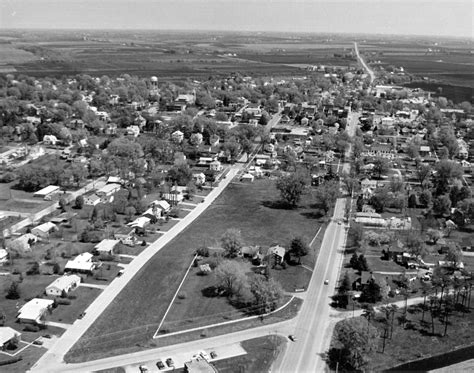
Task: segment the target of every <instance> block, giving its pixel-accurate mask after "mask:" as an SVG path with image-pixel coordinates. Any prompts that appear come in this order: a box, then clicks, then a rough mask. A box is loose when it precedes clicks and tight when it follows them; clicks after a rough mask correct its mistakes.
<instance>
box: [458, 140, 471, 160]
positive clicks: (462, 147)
mask: <svg viewBox="0 0 474 373" xmlns="http://www.w3.org/2000/svg"><path fill="white" fill-rule="evenodd" d="M458 157H459V158H462V159H467V158H469V147H468V145H467V143H466V142H465V141H464V140H463V139H458Z"/></svg>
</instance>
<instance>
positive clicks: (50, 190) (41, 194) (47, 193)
mask: <svg viewBox="0 0 474 373" xmlns="http://www.w3.org/2000/svg"><path fill="white" fill-rule="evenodd" d="M58 192H59V187H58V186H56V185H48V186H47V187H46V188H43V189H41V190H38V191H37V192H36V193H34V194H33V197H38V198H43V199H46V198H48V197H51V196H52V195H53V194H55V193H58Z"/></svg>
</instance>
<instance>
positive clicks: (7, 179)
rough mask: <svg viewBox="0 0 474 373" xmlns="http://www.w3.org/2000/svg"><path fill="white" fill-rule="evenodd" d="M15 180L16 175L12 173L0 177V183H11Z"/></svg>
mask: <svg viewBox="0 0 474 373" xmlns="http://www.w3.org/2000/svg"><path fill="white" fill-rule="evenodd" d="M15 179H16V175H15V174H14V173H13V172H7V173H5V174H3V175H2V176H1V177H0V183H11V182H12V181H14V180H15Z"/></svg>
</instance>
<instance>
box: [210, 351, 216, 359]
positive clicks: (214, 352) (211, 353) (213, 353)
mask: <svg viewBox="0 0 474 373" xmlns="http://www.w3.org/2000/svg"><path fill="white" fill-rule="evenodd" d="M209 355H211V359H215V358H216V357H217V354H216V351H211V352H210V354H209Z"/></svg>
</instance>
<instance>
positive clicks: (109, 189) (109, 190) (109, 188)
mask: <svg viewBox="0 0 474 373" xmlns="http://www.w3.org/2000/svg"><path fill="white" fill-rule="evenodd" d="M121 187H122V186H121V185H120V184H115V183H111V184H106V185H104V186H103V187H102V188H100V189H99V190H97V191H96V192H95V194H97V195H98V196H99V197H100V201H101V202H102V203H108V202H112V201H113V194H114V193H116V192H118V191H119V190H120V188H121Z"/></svg>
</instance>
